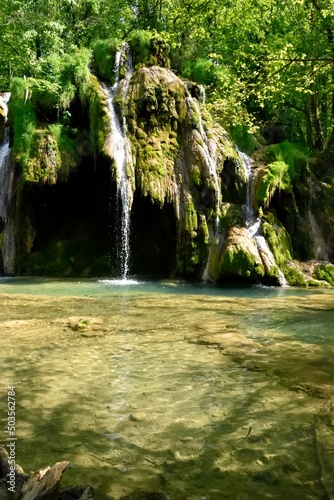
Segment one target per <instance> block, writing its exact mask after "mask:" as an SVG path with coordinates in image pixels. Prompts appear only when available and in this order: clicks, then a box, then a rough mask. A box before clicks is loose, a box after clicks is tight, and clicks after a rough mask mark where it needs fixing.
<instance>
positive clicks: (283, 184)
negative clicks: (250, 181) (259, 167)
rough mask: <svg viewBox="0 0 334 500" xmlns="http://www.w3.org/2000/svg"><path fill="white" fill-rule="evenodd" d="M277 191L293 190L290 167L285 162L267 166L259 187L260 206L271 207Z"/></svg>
mask: <svg viewBox="0 0 334 500" xmlns="http://www.w3.org/2000/svg"><path fill="white" fill-rule="evenodd" d="M276 189H278V190H288V189H291V179H290V176H289V166H288V165H287V164H286V163H285V162H284V161H275V162H274V163H271V164H270V165H268V166H267V168H266V170H265V171H264V173H263V175H262V176H261V178H260V180H259V183H258V186H257V200H258V202H259V204H260V205H264V206H269V204H270V201H271V198H272V197H273V195H274V193H275V191H276Z"/></svg>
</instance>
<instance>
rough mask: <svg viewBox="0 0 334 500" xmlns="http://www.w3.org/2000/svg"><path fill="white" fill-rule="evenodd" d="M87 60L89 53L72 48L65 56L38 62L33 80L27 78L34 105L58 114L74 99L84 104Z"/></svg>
mask: <svg viewBox="0 0 334 500" xmlns="http://www.w3.org/2000/svg"><path fill="white" fill-rule="evenodd" d="M90 59H91V52H90V50H88V49H80V50H79V49H77V48H75V47H72V49H71V50H70V52H68V53H66V54H62V55H57V54H52V55H50V56H48V57H46V58H45V59H43V60H41V63H40V67H39V71H38V72H37V75H36V77H35V78H28V79H27V86H28V89H29V92H30V94H31V98H32V102H33V104H34V105H35V106H36V107H38V108H42V109H44V110H45V111H49V110H54V109H56V110H58V111H61V110H65V109H68V108H69V107H70V105H71V103H72V102H73V101H74V99H75V98H76V97H79V98H80V99H81V101H82V102H85V100H86V98H87V90H88V79H89V74H90V73H89V64H90Z"/></svg>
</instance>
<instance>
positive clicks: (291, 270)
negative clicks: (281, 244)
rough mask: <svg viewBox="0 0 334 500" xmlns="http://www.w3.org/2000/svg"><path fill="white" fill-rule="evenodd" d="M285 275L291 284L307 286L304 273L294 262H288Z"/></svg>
mask: <svg viewBox="0 0 334 500" xmlns="http://www.w3.org/2000/svg"><path fill="white" fill-rule="evenodd" d="M284 275H285V278H286V280H287V281H288V283H289V285H291V286H307V280H306V277H305V275H304V273H303V272H302V271H301V270H300V268H299V267H298V266H297V265H296V264H295V263H294V262H288V263H287V265H286V267H285V269H284Z"/></svg>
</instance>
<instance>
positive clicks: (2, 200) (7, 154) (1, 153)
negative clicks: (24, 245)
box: [0, 92, 15, 275]
mask: <svg viewBox="0 0 334 500" xmlns="http://www.w3.org/2000/svg"><path fill="white" fill-rule="evenodd" d="M9 99H10V93H9V92H6V93H5V94H3V96H2V98H1V100H2V106H3V108H4V109H5V113H6V120H7V113H8V102H9ZM13 182H14V169H13V163H12V153H11V148H10V139H9V127H5V130H4V134H3V139H2V142H1V144H0V220H1V221H2V224H3V225H4V241H3V252H2V261H3V269H4V273H5V274H6V275H8V274H14V268H15V231H14V220H13V218H12V217H11V208H12V192H13Z"/></svg>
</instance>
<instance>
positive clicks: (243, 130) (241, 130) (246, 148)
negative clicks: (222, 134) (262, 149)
mask: <svg viewBox="0 0 334 500" xmlns="http://www.w3.org/2000/svg"><path fill="white" fill-rule="evenodd" d="M230 132H231V137H232V139H233V141H234V142H235V143H236V145H237V146H238V148H239V149H240V151H243V152H244V153H246V154H247V155H251V154H252V153H253V152H254V150H255V149H257V148H258V147H259V145H260V144H259V141H257V140H256V139H255V137H254V135H253V134H250V133H249V131H248V127H247V125H236V126H235V127H232V128H231V130H230Z"/></svg>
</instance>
